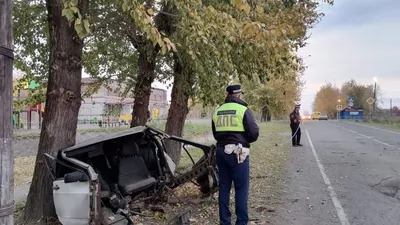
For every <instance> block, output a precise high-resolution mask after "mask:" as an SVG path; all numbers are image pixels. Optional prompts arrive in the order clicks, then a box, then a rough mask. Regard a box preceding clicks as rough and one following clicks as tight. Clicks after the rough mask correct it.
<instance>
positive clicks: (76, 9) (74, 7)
mask: <svg viewBox="0 0 400 225" xmlns="http://www.w3.org/2000/svg"><path fill="white" fill-rule="evenodd" d="M70 9H71V10H72V11H73V12H74V13H79V8H78V7H76V6H72V7H71V8H70Z"/></svg>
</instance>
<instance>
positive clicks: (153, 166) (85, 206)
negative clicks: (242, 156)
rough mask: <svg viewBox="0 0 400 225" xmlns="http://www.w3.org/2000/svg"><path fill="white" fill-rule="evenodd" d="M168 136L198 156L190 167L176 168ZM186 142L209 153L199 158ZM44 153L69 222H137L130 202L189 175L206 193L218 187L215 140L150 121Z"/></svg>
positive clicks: (57, 198) (158, 192)
mask: <svg viewBox="0 0 400 225" xmlns="http://www.w3.org/2000/svg"><path fill="white" fill-rule="evenodd" d="M165 140H173V141H178V142H180V143H181V144H182V145H183V149H184V150H185V151H186V152H187V154H189V157H190V159H191V160H192V162H193V166H192V167H191V170H190V171H188V172H185V173H182V174H179V173H177V172H176V171H175V167H176V165H175V163H174V162H173V161H172V159H171V158H170V157H169V156H168V154H167V151H166V149H165V144H164V141H165ZM186 146H190V147H192V148H198V149H201V150H202V152H203V153H204V155H203V156H202V157H201V158H200V159H199V160H198V161H197V162H194V160H193V159H192V157H191V156H190V152H189V150H187V148H186ZM45 156H46V157H45V158H46V164H47V165H48V168H49V170H50V171H51V173H52V176H53V178H54V181H53V199H54V206H55V209H56V212H57V216H58V218H59V221H60V222H61V223H62V224H65V225H87V224H90V225H92V224H104V225H106V224H133V221H132V220H131V219H130V218H131V216H132V215H133V214H134V211H133V210H132V208H131V206H132V205H133V203H135V202H136V201H139V200H146V199H152V198H157V197H160V196H162V195H163V194H165V193H166V191H167V190H170V189H174V188H176V187H179V186H180V185H182V184H184V183H187V182H190V181H191V182H193V183H195V184H197V185H198V186H199V189H200V191H201V192H202V193H203V194H204V195H205V196H207V195H211V194H213V193H215V192H216V191H217V189H218V179H217V177H218V176H217V172H218V171H217V169H216V162H215V146H214V145H203V144H200V143H197V142H193V141H189V140H185V139H183V138H180V137H176V136H169V135H167V134H166V133H164V132H163V131H161V130H158V129H156V128H152V127H148V126H138V127H134V128H130V129H127V130H124V131H120V132H115V133H110V134H106V135H102V136H98V137H95V138H93V139H90V140H87V141H85V142H82V143H79V144H77V145H74V146H72V147H69V148H66V149H62V150H60V151H59V152H58V154H57V156H56V157H53V156H51V155H49V154H45Z"/></svg>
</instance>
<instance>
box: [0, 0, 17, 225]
mask: <svg viewBox="0 0 400 225" xmlns="http://www.w3.org/2000/svg"><path fill="white" fill-rule="evenodd" d="M11 4H12V0H0V99H1V104H2V107H0V155H1V157H0V187H1V195H0V224H7V225H8V224H9V225H11V224H14V218H13V213H14V209H15V203H14V153H13V151H12V146H11V143H12V135H13V126H12V101H13V92H12V89H13V59H14V54H13V49H12V48H13V45H12V39H13V37H12V19H11V18H12V17H11V13H12V11H11V8H12V7H11Z"/></svg>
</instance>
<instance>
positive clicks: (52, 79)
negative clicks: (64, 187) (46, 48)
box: [24, 0, 88, 224]
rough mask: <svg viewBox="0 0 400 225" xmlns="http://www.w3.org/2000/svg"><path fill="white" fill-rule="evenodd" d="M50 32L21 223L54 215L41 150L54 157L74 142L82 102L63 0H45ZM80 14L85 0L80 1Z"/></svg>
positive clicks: (76, 43)
mask: <svg viewBox="0 0 400 225" xmlns="http://www.w3.org/2000/svg"><path fill="white" fill-rule="evenodd" d="M46 6H47V11H48V23H49V32H50V35H49V36H50V59H49V67H50V68H49V78H48V86H47V93H46V116H45V117H44V118H43V125H42V129H41V134H40V141H39V147H38V154H37V157H36V163H35V169H34V174H33V179H32V184H31V187H30V189H29V194H28V198H27V202H26V207H25V211H24V224H32V223H35V224H36V222H37V221H40V224H46V223H47V222H46V221H47V220H48V219H49V218H52V217H56V213H55V209H54V204H53V196H52V191H53V190H52V181H53V180H52V177H51V174H50V171H49V170H48V169H47V168H46V166H45V163H44V153H49V154H51V155H53V156H56V154H57V152H58V150H60V149H63V148H66V147H69V146H72V145H74V144H75V136H76V128H77V122H78V112H79V107H80V105H81V78H82V64H81V62H82V48H83V42H82V41H81V40H80V39H79V38H78V36H77V35H76V32H75V30H74V28H73V26H69V25H68V22H67V20H66V19H65V17H63V16H61V11H62V9H63V1H62V0H47V1H46ZM78 8H79V9H80V11H81V14H82V16H85V15H86V10H87V8H88V0H81V1H79V5H78Z"/></svg>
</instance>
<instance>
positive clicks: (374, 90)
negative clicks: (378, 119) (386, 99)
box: [373, 81, 376, 112]
mask: <svg viewBox="0 0 400 225" xmlns="http://www.w3.org/2000/svg"><path fill="white" fill-rule="evenodd" d="M374 100H375V101H374V109H373V111H374V112H375V107H376V81H375V88H374Z"/></svg>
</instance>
